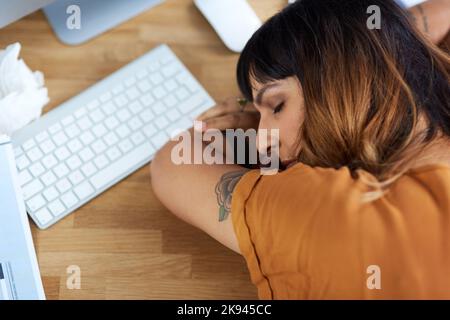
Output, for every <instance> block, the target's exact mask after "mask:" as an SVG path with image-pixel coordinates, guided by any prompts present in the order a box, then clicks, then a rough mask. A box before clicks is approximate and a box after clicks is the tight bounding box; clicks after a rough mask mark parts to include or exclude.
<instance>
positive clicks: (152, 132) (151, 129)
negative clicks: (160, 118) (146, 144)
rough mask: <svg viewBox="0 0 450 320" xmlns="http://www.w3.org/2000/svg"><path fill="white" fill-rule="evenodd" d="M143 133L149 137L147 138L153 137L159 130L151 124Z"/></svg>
mask: <svg viewBox="0 0 450 320" xmlns="http://www.w3.org/2000/svg"><path fill="white" fill-rule="evenodd" d="M142 131H143V132H144V134H145V135H146V136H147V138H150V137H153V136H154V135H155V134H156V132H158V130H157V129H156V127H155V126H154V125H153V124H152V123H149V124H148V125H146V126H145V127H144V128H143V129H142Z"/></svg>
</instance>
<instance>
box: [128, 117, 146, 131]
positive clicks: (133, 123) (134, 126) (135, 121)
mask: <svg viewBox="0 0 450 320" xmlns="http://www.w3.org/2000/svg"><path fill="white" fill-rule="evenodd" d="M142 125H143V123H142V121H141V120H139V118H137V117H134V118H132V119H131V120H130V121H128V126H129V127H130V129H131V130H132V131H136V130H138V129H139V128H140V127H142Z"/></svg>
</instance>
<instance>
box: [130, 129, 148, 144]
mask: <svg viewBox="0 0 450 320" xmlns="http://www.w3.org/2000/svg"><path fill="white" fill-rule="evenodd" d="M131 141H133V143H134V144H135V145H137V146H138V145H140V144H141V143H142V142H144V141H145V137H144V135H143V134H142V133H140V132H136V133H134V134H133V135H132V136H131Z"/></svg>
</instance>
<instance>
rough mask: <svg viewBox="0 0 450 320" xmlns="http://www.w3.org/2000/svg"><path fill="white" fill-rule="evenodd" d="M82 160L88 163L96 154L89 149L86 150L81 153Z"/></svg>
mask: <svg viewBox="0 0 450 320" xmlns="http://www.w3.org/2000/svg"><path fill="white" fill-rule="evenodd" d="M79 155H80V157H81V159H83V161H84V162H88V161H89V160H91V159H92V158H93V157H94V153H93V152H92V150H91V149H90V148H89V147H86V148H84V149H83V150H81V151H80V153H79Z"/></svg>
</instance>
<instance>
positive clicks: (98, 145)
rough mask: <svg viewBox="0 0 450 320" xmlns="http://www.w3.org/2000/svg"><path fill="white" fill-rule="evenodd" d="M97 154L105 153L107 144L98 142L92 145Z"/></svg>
mask: <svg viewBox="0 0 450 320" xmlns="http://www.w3.org/2000/svg"><path fill="white" fill-rule="evenodd" d="M91 147H92V149H94V152H95V153H96V154H100V153H103V151H105V150H106V144H105V143H104V142H103V141H102V140H97V141H95V142H94V143H93V144H92V145H91Z"/></svg>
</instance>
